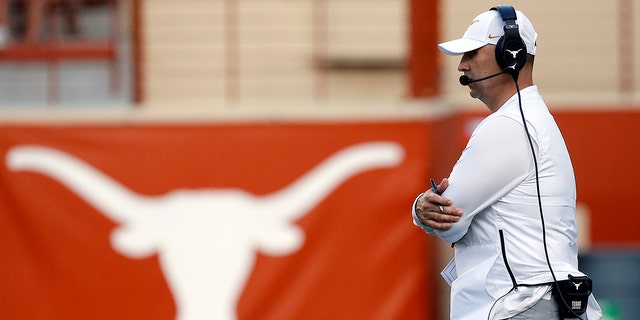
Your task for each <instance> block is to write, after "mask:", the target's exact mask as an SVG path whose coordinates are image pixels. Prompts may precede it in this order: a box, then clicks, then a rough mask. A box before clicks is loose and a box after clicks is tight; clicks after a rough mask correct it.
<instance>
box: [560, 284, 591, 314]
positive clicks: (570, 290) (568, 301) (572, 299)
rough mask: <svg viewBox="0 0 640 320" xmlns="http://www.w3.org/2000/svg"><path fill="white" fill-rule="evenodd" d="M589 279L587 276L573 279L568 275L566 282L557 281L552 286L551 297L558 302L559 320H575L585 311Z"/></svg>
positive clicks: (589, 288) (588, 293) (589, 285)
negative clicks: (573, 319) (569, 319)
mask: <svg viewBox="0 0 640 320" xmlns="http://www.w3.org/2000/svg"><path fill="white" fill-rule="evenodd" d="M591 287H592V283H591V279H589V277H587V276H581V277H574V276H572V275H569V279H568V280H562V281H558V285H557V286H555V285H554V286H553V296H554V297H555V299H556V301H557V302H558V307H559V312H560V317H561V319H564V318H575V317H576V315H578V316H580V315H582V314H584V313H585V311H587V302H588V300H589V295H591Z"/></svg>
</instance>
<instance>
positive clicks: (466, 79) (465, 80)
mask: <svg viewBox="0 0 640 320" xmlns="http://www.w3.org/2000/svg"><path fill="white" fill-rule="evenodd" d="M508 70H509V68H505V69H503V70H502V71H500V72H498V73H495V74H492V75H490V76H488V77H484V78H480V79H471V78H469V77H467V76H465V75H461V76H460V79H458V80H459V81H460V84H461V85H463V86H468V85H469V84H471V83H474V82H479V81H484V80H487V79H491V78H493V77H497V76H499V75H501V74H505V73H507V72H508Z"/></svg>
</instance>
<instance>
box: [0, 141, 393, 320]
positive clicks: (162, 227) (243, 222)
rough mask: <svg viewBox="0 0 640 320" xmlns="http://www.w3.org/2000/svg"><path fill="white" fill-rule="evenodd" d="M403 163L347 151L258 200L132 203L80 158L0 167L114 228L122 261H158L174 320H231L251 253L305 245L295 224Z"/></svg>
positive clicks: (15, 156)
mask: <svg viewBox="0 0 640 320" xmlns="http://www.w3.org/2000/svg"><path fill="white" fill-rule="evenodd" d="M403 157H404V150H403V148H402V147H401V146H400V145H399V144H397V143H393V142H369V143H362V144H358V145H354V146H351V147H348V148H345V149H344V150H342V151H339V152H337V153H336V154H334V155H333V156H331V157H329V158H328V159H326V160H325V161H323V162H322V163H321V164H319V165H318V166H316V167H315V168H313V169H312V170H311V171H309V172H308V173H306V174H305V175H303V176H302V177H300V178H298V179H297V180H296V181H294V182H293V183H292V184H290V185H289V186H287V187H285V188H283V189H282V190H279V191H276V192H274V193H272V194H268V195H264V196H260V197H258V196H255V195H252V194H249V193H247V192H245V191H244V190H239V189H202V190H186V189H181V190H174V191H172V192H170V193H168V194H166V195H162V196H144V195H139V194H136V193H134V192H132V191H130V190H129V189H127V188H125V187H124V186H122V185H121V184H119V183H118V182H117V181H115V180H113V179H112V178H110V177H109V176H107V175H105V174H103V173H102V172H100V171H98V170H96V169H95V168H93V167H91V166H90V165H88V164H87V163H85V162H83V161H82V160H80V159H78V158H76V157H73V156H71V155H69V154H67V153H63V152H61V151H58V150H55V149H52V148H48V147H43V146H35V145H24V146H17V147H14V148H12V149H11V150H9V152H8V154H7V159H6V160H7V166H8V167H9V168H10V169H11V170H14V171H19V170H29V171H34V172H38V173H41V174H44V175H47V176H49V177H51V178H53V179H55V180H57V181H59V182H60V183H61V184H63V185H65V186H67V187H68V188H69V189H71V190H72V191H73V192H75V193H77V194H78V195H79V196H80V197H81V198H83V199H84V200H85V201H87V202H88V203H89V204H91V205H93V206H94V207H95V208H96V209H97V210H99V211H100V212H102V213H103V214H104V215H105V216H107V217H108V218H110V219H112V220H113V221H114V222H115V223H117V224H118V226H117V227H116V228H115V229H114V231H113V232H112V234H111V244H112V246H113V247H114V249H115V250H117V251H118V252H120V253H121V254H123V255H125V256H127V257H130V258H133V259H136V258H144V257H148V256H150V255H153V254H157V255H158V257H159V261H160V266H161V268H162V272H163V274H164V276H165V279H166V281H167V283H168V284H169V287H170V290H171V292H172V294H173V297H174V299H175V302H176V307H177V315H176V318H177V319H181V320H191V319H220V320H231V319H235V318H236V314H235V310H236V304H237V300H238V298H239V296H240V294H241V293H242V289H243V288H244V285H245V282H246V280H247V279H248V277H249V275H250V274H251V272H252V270H253V267H254V262H255V254H256V251H261V252H263V253H265V254H268V255H286V254H291V253H293V252H295V251H296V250H298V249H299V248H300V247H301V246H302V245H303V243H304V232H303V231H302V230H301V228H300V227H298V226H296V225H295V221H296V220H297V219H299V218H300V217H302V216H303V215H304V214H306V213H307V212H308V211H310V210H311V209H312V208H313V207H314V206H316V205H317V204H318V203H319V202H320V201H322V199H324V198H325V197H326V196H327V195H328V194H329V193H330V192H332V191H333V190H334V189H335V188H336V187H337V186H338V185H340V184H341V183H342V182H344V181H345V180H346V179H348V178H350V177H351V176H353V175H355V174H358V173H360V172H364V171H367V170H372V169H376V168H383V167H392V166H395V165H398V164H399V163H400V162H401V161H402V159H403Z"/></svg>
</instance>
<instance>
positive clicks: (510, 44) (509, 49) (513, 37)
mask: <svg viewBox="0 0 640 320" xmlns="http://www.w3.org/2000/svg"><path fill="white" fill-rule="evenodd" d="M491 10H496V11H498V12H499V13H500V16H501V17H502V20H503V21H504V22H505V23H506V25H505V26H504V36H502V37H501V38H500V39H499V40H498V43H497V44H496V61H497V62H498V65H499V66H500V68H502V69H506V70H507V72H509V73H511V74H512V75H514V76H515V75H517V74H518V72H519V71H520V69H522V67H524V64H525V63H526V62H527V46H526V45H525V44H524V41H522V38H521V37H520V30H519V29H518V25H517V24H516V19H517V17H516V10H515V9H514V8H513V7H512V6H496V7H493V8H491Z"/></svg>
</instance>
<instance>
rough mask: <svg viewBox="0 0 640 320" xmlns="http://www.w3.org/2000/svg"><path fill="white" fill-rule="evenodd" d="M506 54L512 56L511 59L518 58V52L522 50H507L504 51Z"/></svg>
mask: <svg viewBox="0 0 640 320" xmlns="http://www.w3.org/2000/svg"><path fill="white" fill-rule="evenodd" d="M505 50H506V51H507V52H509V53H511V55H512V56H513V58H514V59H515V58H517V57H518V53H520V51H522V48H520V49H518V50H515V51H513V50H509V49H505Z"/></svg>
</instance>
